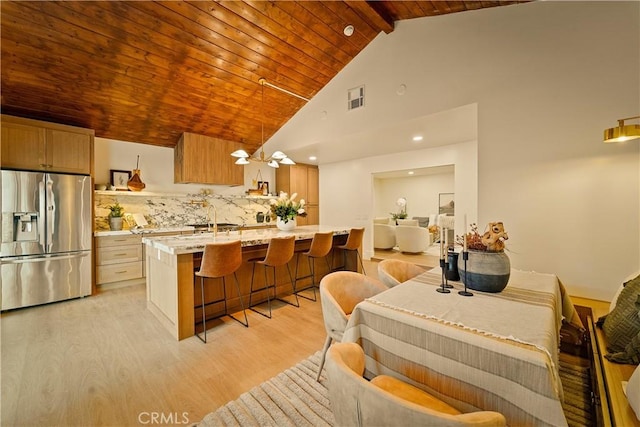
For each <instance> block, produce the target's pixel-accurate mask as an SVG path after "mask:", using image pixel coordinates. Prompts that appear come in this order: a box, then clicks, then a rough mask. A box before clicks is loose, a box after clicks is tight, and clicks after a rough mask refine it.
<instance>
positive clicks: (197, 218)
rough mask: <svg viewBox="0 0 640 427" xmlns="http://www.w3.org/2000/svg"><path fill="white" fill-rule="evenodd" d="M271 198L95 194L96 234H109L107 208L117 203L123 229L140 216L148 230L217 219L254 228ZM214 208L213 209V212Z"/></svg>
mask: <svg viewBox="0 0 640 427" xmlns="http://www.w3.org/2000/svg"><path fill="white" fill-rule="evenodd" d="M270 199H271V198H270V197H252V196H224V195H210V194H202V193H199V194H162V193H142V192H141V193H134V192H128V191H96V192H95V193H94V203H95V230H96V231H104V230H109V220H108V215H109V209H108V206H110V205H112V204H114V203H116V202H118V203H120V205H121V206H123V207H124V214H125V221H124V226H123V228H125V229H127V228H130V227H133V226H134V225H135V221H134V220H133V218H132V217H131V214H134V213H140V214H143V215H144V217H145V219H146V220H147V222H148V223H149V226H150V227H157V228H166V227H180V226H184V225H187V224H206V223H207V215H209V217H210V219H211V221H213V219H214V215H215V216H216V221H217V222H218V223H231V224H240V225H242V224H245V225H255V224H256V223H257V220H256V214H257V213H258V212H263V213H267V212H269V200H270ZM214 208H215V209H214Z"/></svg>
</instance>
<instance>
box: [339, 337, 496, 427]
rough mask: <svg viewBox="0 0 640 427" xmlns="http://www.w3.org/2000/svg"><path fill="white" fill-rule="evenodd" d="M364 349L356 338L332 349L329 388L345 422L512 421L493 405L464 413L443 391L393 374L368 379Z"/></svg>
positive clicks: (484, 424)
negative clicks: (427, 388) (438, 394)
mask: <svg viewBox="0 0 640 427" xmlns="http://www.w3.org/2000/svg"><path fill="white" fill-rule="evenodd" d="M364 368H365V358H364V351H363V350H362V348H361V347H360V346H359V345H358V344H356V343H336V344H334V345H332V346H331V348H330V349H329V351H328V353H327V379H328V382H327V386H328V387H327V388H328V390H329V401H330V402H331V410H332V411H333V415H334V417H335V421H336V425H339V426H344V427H347V426H367V425H375V426H393V427H397V426H430V427H443V426H448V427H451V426H454V427H455V426H459V427H463V426H464V427H471V426H473V427H490V426H491V427H496V426H506V425H507V422H506V419H505V417H504V416H503V415H502V414H500V413H498V412H492V411H478V412H470V413H461V412H460V411H458V410H457V409H456V408H454V407H452V406H450V405H449V404H447V403H446V402H444V401H442V400H440V399H438V398H437V397H435V396H433V395H431V394H429V393H427V392H425V391H423V390H421V389H419V388H417V387H414V386H412V385H410V384H407V383H405V382H404V381H401V380H398V379H396V378H394V377H391V376H388V375H378V376H377V377H375V378H373V379H372V380H371V381H367V380H366V379H365V378H364V377H363V376H362V374H363V373H364Z"/></svg>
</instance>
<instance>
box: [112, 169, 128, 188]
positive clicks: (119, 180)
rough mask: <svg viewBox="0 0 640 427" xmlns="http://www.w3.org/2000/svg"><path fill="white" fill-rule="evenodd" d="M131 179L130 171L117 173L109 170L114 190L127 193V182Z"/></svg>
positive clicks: (117, 171)
mask: <svg viewBox="0 0 640 427" xmlns="http://www.w3.org/2000/svg"><path fill="white" fill-rule="evenodd" d="M130 178H131V171H119V170H115V169H111V185H112V186H114V187H115V188H116V190H121V191H127V190H128V187H127V182H128V181H129V179H130Z"/></svg>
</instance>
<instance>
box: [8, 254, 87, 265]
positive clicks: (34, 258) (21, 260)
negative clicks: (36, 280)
mask: <svg viewBox="0 0 640 427" xmlns="http://www.w3.org/2000/svg"><path fill="white" fill-rule="evenodd" d="M88 255H89V251H76V252H67V253H63V254H44V255H27V256H18V257H8V258H2V262H1V263H2V264H25V263H28V262H44V261H50V260H60V259H72V258H80V257H83V256H88Z"/></svg>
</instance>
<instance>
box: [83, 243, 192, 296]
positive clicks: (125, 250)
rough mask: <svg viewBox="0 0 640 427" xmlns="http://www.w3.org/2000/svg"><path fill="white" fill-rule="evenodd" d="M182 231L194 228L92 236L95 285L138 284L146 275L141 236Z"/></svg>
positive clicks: (143, 246)
mask: <svg viewBox="0 0 640 427" xmlns="http://www.w3.org/2000/svg"><path fill="white" fill-rule="evenodd" d="M181 234H193V231H160V232H154V233H146V234H122V235H116V236H97V237H96V238H95V241H96V244H95V246H96V257H95V265H96V284H97V285H104V284H113V283H116V282H123V284H124V285H128V284H134V283H138V282H139V281H140V280H142V279H144V277H145V276H146V269H145V268H146V266H145V245H144V244H143V243H142V238H143V237H160V236H177V235H181Z"/></svg>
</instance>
